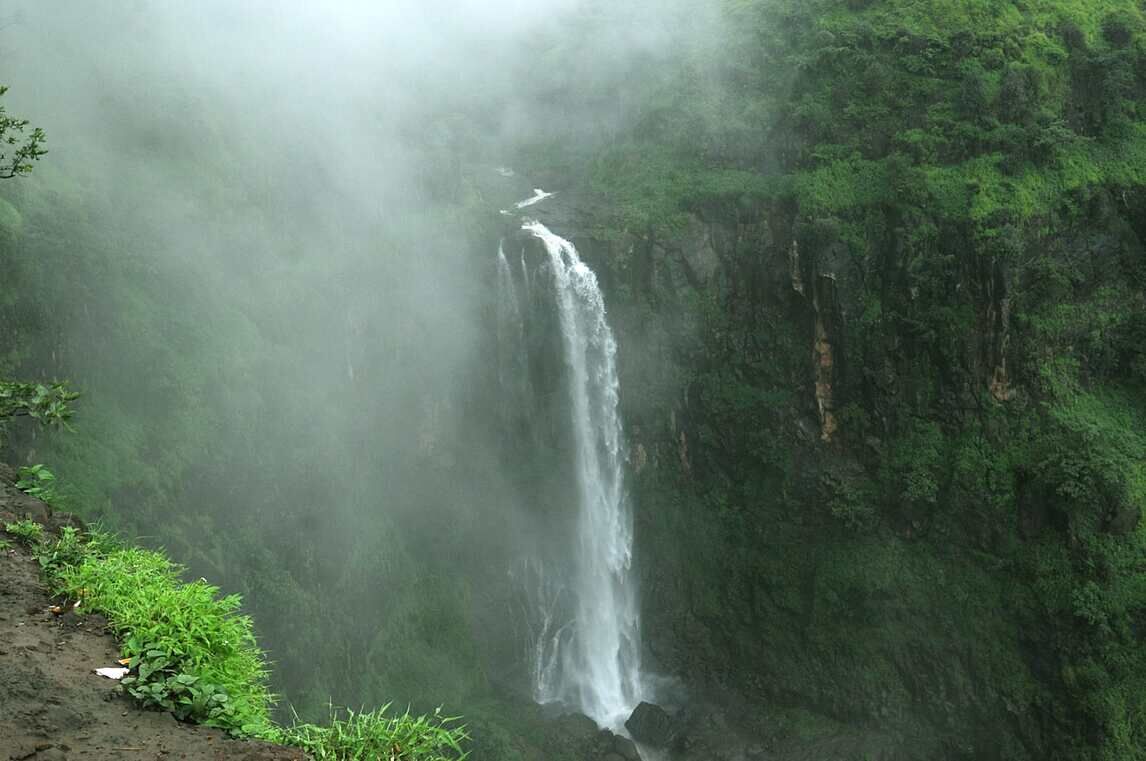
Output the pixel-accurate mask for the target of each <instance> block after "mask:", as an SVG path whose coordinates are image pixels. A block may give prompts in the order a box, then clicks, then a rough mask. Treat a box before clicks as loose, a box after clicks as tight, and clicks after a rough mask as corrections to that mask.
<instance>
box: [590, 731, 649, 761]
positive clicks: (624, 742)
mask: <svg viewBox="0 0 1146 761" xmlns="http://www.w3.org/2000/svg"><path fill="white" fill-rule="evenodd" d="M594 745H595V748H594V750H595V753H594V754H593V755H594V757H595V758H600V759H604V761H641V754H640V753H638V752H637V746H636V744H635V743H634V742H633V741H632V740H630V739H629V738H627V737H621V736H620V735H617V734H614V733H612V732H610V731H609V730H607V729H602V730H601V732H600V733H599V734H598V735H597V741H596V742H595V743H594Z"/></svg>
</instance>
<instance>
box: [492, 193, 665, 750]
mask: <svg viewBox="0 0 1146 761" xmlns="http://www.w3.org/2000/svg"><path fill="white" fill-rule="evenodd" d="M538 195H541V192H540V191H539V192H538ZM546 197H547V196H546ZM538 200H540V199H538ZM519 206H520V204H519ZM522 229H523V230H524V231H526V232H528V233H529V234H531V235H533V236H534V237H535V238H537V239H538V240H539V241H541V243H542V244H543V246H544V248H545V251H546V253H547V255H548V263H549V270H550V271H551V274H552V277H553V286H554V295H555V301H556V304H555V306H556V308H557V311H558V316H559V321H560V326H561V336H562V351H563V355H564V359H565V366H566V371H567V373H568V378H567V386H568V389H569V425H570V426H571V432H572V439H573V442H574V445H575V447H574V452H575V458H576V462H575V463H573V465H574V472H575V473H576V487H577V492H576V495H577V503H578V515H577V521H576V526H577V532H576V536H574V537H571V543H572V546H571V547H570V557H569V558H567V559H565V560H566V562H567V563H568V564H569V567H570V568H571V569H572V570H571V572H570V573H569V578H567V579H562V580H561V583H560V585H559V586H557V587H556V589H557V590H558V591H557V592H556V594H560V593H561V592H563V591H564V592H568V593H571V600H572V602H571V603H570V605H569V613H570V615H571V616H572V618H571V620H558V619H557V618H555V616H554V611H555V606H554V605H553V604H552V600H553V598H554V595H553V594H545V593H544V588H545V587H546V586H549V587H552V586H553V585H554V580H553V579H546V578H544V574H543V573H542V574H541V575H540V576H541V578H540V580H539V581H538V582H537V583H538V584H539V590H540V591H541V592H542V594H541V595H540V596H539V597H540V599H541V600H543V601H544V602H542V603H540V604H541V606H542V607H541V608H540V610H541V613H542V614H543V615H541V616H540V617H539V621H538V624H539V628H538V630H537V632H536V633H535V635H534V636H535V641H534V643H533V646H532V652H533V654H534V655H533V658H534V660H535V661H536V662H535V663H534V664H533V674H534V678H535V682H536V683H535V685H534V695H535V697H536V698H537V699H538V700H539V701H541V702H561V703H565V704H568V705H571V706H573V707H576V708H577V709H578V710H580V711H581V712H582V713H584V714H585V715H587V716H589V717H590V718H592V719H593V720H595V721H596V722H597V723H598V724H599V725H600V726H603V727H609V728H613V729H621V728H622V727H623V724H624V721H625V719H627V718H628V716H629V713H630V712H631V711H632V710H633V708H634V707H635V706H636V705H637V703H639V702H640V701H641V699H642V698H643V697H644V692H645V690H644V687H643V685H642V677H641V669H640V623H639V616H638V606H637V599H636V590H635V588H634V580H633V578H632V576H633V574H632V546H633V519H632V513H631V511H630V507H629V503H628V500H627V498H626V494H625V488H624V459H623V458H624V453H623V438H622V430H621V420H620V416H619V413H618V409H617V406H618V395H619V391H620V383H619V380H618V377H617V366H616V359H617V343H616V340H615V339H614V337H613V331H612V329H611V328H610V327H609V323H608V321H607V319H606V313H605V302H604V298H603V296H602V294H601V289H600V288H599V287H598V284H597V277H596V275H595V274H594V273H593V271H592V270H591V269H589V267H588V266H586V265H585V263H584V262H583V261H581V257H580V256H579V255H578V253H577V249H576V248H575V247H574V246H573V244H572V243H570V242H569V241H567V240H565V239H564V238H562V237H560V236H558V235H556V234H554V233H553V232H552V231H550V230H549V229H548V228H547V227H545V225H543V224H541V223H540V222H535V221H530V222H526V223H525V224H524V225H523V226H522ZM498 270H499V277H498V283H499V288H500V289H502V293H501V296H500V298H501V302H502V309H503V310H505V312H507V313H512V314H515V315H516V316H518V318H520V311H519V309H520V301H519V299H518V297H517V294H516V293H515V292H513V290H514V283H513V279H512V278H510V277H509V276H508V275H509V266H508V262H507V261H506V259H505V255H504V253H503V252H502V251H500V250H499V255H498ZM503 314H504V313H503Z"/></svg>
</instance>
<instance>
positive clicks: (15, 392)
mask: <svg viewBox="0 0 1146 761" xmlns="http://www.w3.org/2000/svg"><path fill="white" fill-rule="evenodd" d="M6 92H8V88H7V87H4V86H0V97H2V96H3V95H4V93H6ZM28 128H29V123H28V120H27V119H16V118H14V117H11V116H8V114H7V112H6V111H5V110H4V106H3V105H0V151H3V152H0V179H6V180H9V179H12V178H13V177H18V176H21V175H25V174H28V173H29V172H31V171H32V162H34V161H38V160H39V158H40V157H41V156H43V155H44V154H45V153H47V151H46V150H44V148H43V147H42V146H43V143H44V140H45V135H44V131H43V130H42V129H40V128H39V127H34V128H32V129H31V132H28ZM77 398H79V394H76V393H74V392H72V391H71V390H69V389H68V387H67V385H66V384H63V383H49V384H44V383H17V382H15V381H10V380H6V379H4V378H0V434H2V433H3V429H4V424H5V423H6V422H7V421H9V420H11V419H12V418H16V417H30V418H32V419H34V420H37V421H39V422H40V423H42V424H44V425H51V424H53V423H56V424H66V421H67V420H68V418H69V417H71V414H72V410H71V406H70V405H71V402H73V401H75V400H76V399H77Z"/></svg>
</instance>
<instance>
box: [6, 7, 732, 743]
mask: <svg viewBox="0 0 1146 761" xmlns="http://www.w3.org/2000/svg"><path fill="white" fill-rule="evenodd" d="M685 5H687V4H681V5H680V6H677V7H673V6H671V5H670V4H668V3H659V4H656V3H654V4H649V5H641V6H628V7H626V8H625V9H623V10H618V9H611V8H608V7H607V6H605V5H601V4H599V3H584V2H578V1H576V0H549V1H548V2H540V3H537V2H516V1H513V0H502V1H501V2H493V3H490V2H451V3H424V2H385V3H371V2H343V3H338V4H328V5H319V4H302V3H288V4H284V3H277V2H250V3H246V2H244V3H241V4H238V3H230V2H223V1H222V0H212V1H210V2H200V3H195V4H174V3H159V2H142V1H141V2H132V3H122V2H94V3H57V4H44V3H36V2H30V1H29V2H10V3H8V4H6V6H5V9H4V13H3V16H0V56H2V57H3V61H4V64H5V67H4V77H5V82H6V83H8V84H11V85H13V89H12V92H11V94H10V97H9V100H10V105H11V109H12V110H13V111H18V112H19V113H21V114H27V115H28V116H29V117H30V118H34V119H35V121H36V124H37V125H38V126H41V127H43V128H44V129H45V131H46V132H47V133H48V135H49V143H48V147H49V149H50V153H49V155H48V157H47V158H46V159H45V161H44V162H42V171H38V172H37V174H36V176H35V177H34V178H32V179H31V180H29V182H28V184H27V187H25V188H21V189H19V190H17V191H14V192H15V193H16V195H15V196H14V197H13V201H14V202H16V204H17V206H20V208H21V211H22V213H23V217H24V223H23V224H24V227H25V229H34V230H38V231H40V232H37V234H35V235H33V236H31V239H30V240H29V241H28V242H26V243H24V244H23V245H28V246H33V247H34V246H42V247H44V248H45V250H51V251H54V252H56V254H58V255H59V256H60V257H62V260H63V261H66V262H69V264H68V266H67V267H66V271H56V272H54V273H40V274H41V276H48V277H50V278H52V280H53V282H55V283H58V285H57V291H56V292H57V293H58V294H59V295H60V299H61V302H62V303H63V306H62V307H60V308H58V309H56V310H55V311H54V312H53V313H52V315H51V317H50V320H51V323H52V324H54V325H57V326H59V328H58V331H59V332H58V334H57V335H56V337H55V341H54V342H53V345H52V346H51V347H50V351H44V352H43V353H42V355H41V356H39V357H38V358H37V360H36V361H35V362H29V363H28V364H29V366H36V368H37V369H36V371H37V373H38V374H40V375H44V376H49V375H54V376H59V377H68V378H70V379H71V380H72V381H73V382H74V383H75V384H76V386H77V387H78V388H80V389H82V390H83V392H84V394H85V400H84V405H85V406H86V407H89V408H91V409H92V410H93V412H92V414H91V415H89V416H85V417H81V418H80V419H79V420H78V422H77V424H76V427H77V433H76V434H75V436H74V437H73V438H72V439H71V441H70V443H69V442H67V441H65V442H62V443H61V442H43V443H40V442H38V441H36V440H34V439H33V440H29V441H27V442H25V452H26V457H27V458H29V459H34V458H36V457H38V456H41V455H44V454H45V451H48V452H50V453H51V454H52V457H53V461H54V462H56V463H57V468H58V470H59V472H60V476H61V480H62V481H63V482H65V483H69V484H71V486H70V488H71V490H72V498H73V499H74V500H75V501H77V502H83V503H84V505H85V509H87V510H89V511H91V512H92V513H94V514H95V515H97V516H100V515H102V516H104V519H105V520H106V521H108V522H109V523H111V524H113V525H114V526H115V527H116V528H118V529H121V530H125V531H128V532H131V533H134V534H136V535H138V536H140V537H142V539H143V540H144V541H146V542H149V543H153V544H156V545H163V546H166V547H168V548H169V549H170V551H171V552H172V553H173V555H174V556H175V557H176V559H177V560H179V561H181V562H184V563H186V564H188V566H189V567H190V570H191V573H193V574H195V575H199V574H202V575H206V576H208V577H209V578H211V579H212V580H213V581H217V582H218V583H221V584H222V586H223V587H224V588H225V589H226V590H228V591H240V592H242V593H243V594H244V598H245V602H246V607H247V609H248V610H249V611H250V612H252V613H253V615H254V617H255V620H256V626H257V627H258V630H259V634H260V639H261V642H262V643H263V645H264V646H265V647H266V648H267V649H268V651H269V655H270V658H271V660H272V661H274V662H275V679H276V682H275V684H274V685H273V686H274V687H275V689H277V690H278V691H280V692H281V693H282V695H283V701H282V705H281V706H280V708H281V709H282V710H283V712H284V715H285V714H286V713H287V712H289V711H290V710H296V711H299V712H300V713H302V714H303V715H304V716H317V715H320V714H321V713H322V712H323V711H325V703H326V700H327V697H328V696H329V698H330V699H331V700H333V701H334V702H335V703H336V704H341V705H351V706H358V705H364V704H378V703H382V702H389V701H392V702H394V703H396V704H398V705H405V704H412V705H414V706H418V707H422V708H426V709H430V708H433V707H436V706H439V705H443V704H444V705H446V706H447V707H448V709H449V710H451V711H458V712H463V713H465V714H466V715H467V717H470V718H471V720H472V721H473V722H474V723H475V724H477V725H479V726H480V725H481V723H482V722H486V721H488V722H490V723H492V724H494V725H497V724H499V723H501V724H504V723H506V719H505V715H506V714H507V713H509V712H510V710H511V709H507V708H504V707H500V708H499V707H497V704H496V702H495V703H491V702H490V701H491V700H493V699H494V698H493V697H492V696H500V697H497V698H496V699H497V700H504V701H510V702H513V701H520V702H529V701H530V700H531V698H535V697H537V696H536V695H534V694H532V693H531V688H532V685H531V684H530V676H529V671H530V669H532V668H533V664H531V663H530V657H531V656H530V655H529V650H530V648H531V647H533V646H534V643H532V642H531V640H530V638H531V637H536V633H535V632H531V629H530V627H531V624H530V621H529V620H528V619H529V618H530V615H532V614H531V613H530V612H529V611H528V610H526V607H527V603H528V600H529V597H530V595H531V594H532V592H531V591H530V590H529V589H527V588H526V587H528V586H529V585H530V584H535V583H537V582H534V581H530V580H529V572H528V570H527V569H529V568H536V567H537V566H536V565H531V563H535V562H536V561H537V560H538V558H544V557H546V556H547V555H552V554H553V553H552V552H551V551H550V550H551V549H552V548H553V547H556V546H558V545H562V544H564V543H569V542H573V541H575V540H574V539H573V530H572V526H571V524H570V523H569V520H570V519H569V518H567V517H566V518H561V517H560V516H561V515H562V514H563V513H567V512H568V510H569V509H570V508H569V501H570V497H569V489H570V487H569V483H570V478H571V475H570V473H571V471H570V470H569V469H570V468H571V466H570V465H569V463H568V462H566V461H564V460H565V459H567V456H568V455H569V450H567V449H562V448H561V447H563V446H566V445H569V444H568V442H566V444H565V445H558V446H559V449H558V451H556V452H555V453H551V454H548V455H545V456H543V457H541V458H536V457H532V456H531V455H529V454H528V451H529V446H525V447H523V446H522V443H521V441H515V440H513V434H512V433H507V430H510V431H511V430H513V429H512V428H511V429H507V427H506V419H505V415H504V413H503V412H499V409H500V408H502V407H503V406H504V403H505V400H504V399H503V398H502V392H503V390H504V389H503V387H502V385H500V384H499V378H498V372H499V368H498V362H497V356H498V347H497V343H496V342H497V325H496V323H497V319H496V315H497V309H498V306H497V299H498V298H499V296H498V293H497V289H496V287H495V267H496V260H495V253H496V250H497V245H498V240H499V239H500V238H503V237H504V235H505V225H506V220H505V219H504V217H503V216H502V215H499V213H498V212H499V210H500V209H503V208H506V207H507V206H510V205H511V203H512V202H514V201H519V200H521V199H523V198H526V197H527V196H528V195H530V193H531V192H532V187H533V185H534V178H531V177H529V176H528V174H526V173H524V172H522V173H520V174H518V173H514V174H513V176H512V177H507V176H506V175H509V174H510V173H509V172H505V171H502V172H500V173H499V172H498V171H497V170H498V169H504V168H506V167H510V168H517V169H519V170H520V167H519V165H518V161H519V160H522V159H523V157H524V156H526V155H528V153H529V151H530V150H534V151H536V150H540V149H543V148H539V146H545V145H551V144H556V143H563V144H564V150H567V151H569V152H575V151H576V150H586V151H587V150H590V149H591V148H593V147H594V146H597V145H601V144H604V143H607V142H608V141H610V140H613V139H616V135H617V134H618V133H619V132H620V131H621V130H622V129H623V128H624V127H625V125H627V124H629V123H631V122H632V121H633V120H634V119H636V117H637V114H636V113H635V112H634V111H633V110H632V109H633V108H635V103H636V99H634V98H632V97H631V96H632V94H633V93H636V92H638V91H639V90H640V88H641V87H642V86H644V84H647V82H648V81H649V80H650V78H655V76H656V72H657V69H658V66H660V65H661V64H662V63H663V62H664V61H665V60H667V59H669V58H671V57H672V56H673V55H674V49H676V48H677V47H678V46H680V45H682V44H694V45H695V44H706V43H705V40H704V35H707V34H711V33H712V32H711V29H710V28H707V27H705V25H704V24H701V23H693V24H691V25H689V26H687V27H683V26H681V25H680V24H679V17H674V15H673V14H674V13H680V12H682V9H683V8H684V6H685ZM694 15H695V14H694ZM685 29H687V35H688V36H689V39H688V40H683V39H682V35H683V34H684V31H683V30H685ZM571 92H576V93H581V94H582V96H581V99H580V101H574V100H572V99H571V98H570V97H568V95H569V93H571ZM544 179H545V181H547V182H552V181H557V182H558V183H560V182H561V178H560V177H554V176H553V175H552V174H551V175H550V176H547V177H545V178H544ZM44 188H51V191H50V192H48V193H47V194H46V195H41V196H39V197H37V196H35V193H36V192H37V191H38V190H41V191H42V189H44ZM549 189H550V190H553V191H557V192H559V193H560V192H561V191H563V190H567V188H563V187H560V186H556V187H550V188H549ZM21 194H26V195H21ZM34 197H37V198H38V200H37V201H35V202H34V203H32V202H29V203H27V204H25V205H23V206H21V205H20V201H21V200H23V201H27V200H28V199H30V198H34ZM49 219H62V220H65V221H63V222H58V221H57V222H52V223H50V222H48V221H47V220H49ZM539 251H540V249H539V248H538V249H536V250H535V252H534V253H535V254H536V253H537V252H539ZM522 256H524V254H522ZM522 262H523V266H524V259H522ZM25 276H26V277H28V278H33V277H36V276H35V275H33V274H31V273H25ZM45 319H48V317H47V316H45ZM550 361H551V362H552V361H557V360H553V359H552V358H551V360H550ZM562 398H563V397H562ZM554 404H557V406H558V407H560V406H561V405H560V404H558V403H556V402H553V401H550V402H548V405H549V406H550V407H553V405H554ZM553 414H554V415H555V416H560V414H561V413H560V412H554V413H553ZM546 425H549V426H551V427H553V428H555V429H560V428H561V427H562V426H563V423H561V422H560V421H559V420H558V421H556V422H555V419H549V420H548V421H546ZM517 430H518V431H519V432H520V429H517ZM507 436H508V438H507ZM563 440H564V439H563V438H562V437H561V436H560V435H558V436H557V438H555V439H552V438H551V439H550V441H549V444H552V443H553V442H555V441H556V442H560V441H563ZM531 446H541V447H545V446H548V445H547V444H546V443H545V442H538V441H534V442H533V444H532V445H531ZM44 447H46V448H47V450H45V449H43V448H44ZM93 451H94V452H99V454H95V455H93V454H92V452H93ZM551 572H552V571H551ZM559 573H560V572H559ZM547 583H551V582H547ZM491 705H492V706H493V707H492V708H491V707H490V706H491ZM623 718H624V717H620V720H623ZM615 726H616V727H618V728H619V726H620V721H618V722H617V724H616V725H615Z"/></svg>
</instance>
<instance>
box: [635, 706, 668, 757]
mask: <svg viewBox="0 0 1146 761" xmlns="http://www.w3.org/2000/svg"><path fill="white" fill-rule="evenodd" d="M625 729H627V730H629V733H630V734H632V736H633V739H634V740H636V741H637V742H639V743H645V744H646V745H651V746H653V747H654V748H667V747H668V746H669V745H672V743H673V741H674V740H676V738H677V736H678V734H679V732H678V729H677V726H676V722H675V721H673V718H672V717H671V716H669V714H668V712H667V711H665V709H663V708H661V707H660V706H658V705H655V704H653V703H641V704H640V705H639V706H637V707H636V708H635V709H634V710H633V713H632V715H631V716H629V720H628V721H626V722H625Z"/></svg>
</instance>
